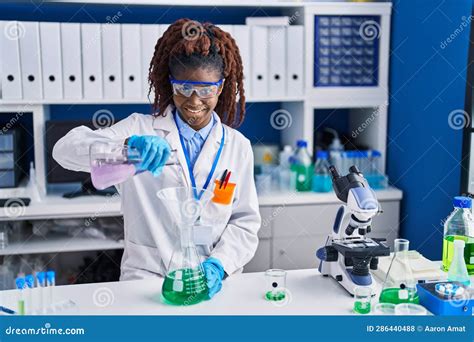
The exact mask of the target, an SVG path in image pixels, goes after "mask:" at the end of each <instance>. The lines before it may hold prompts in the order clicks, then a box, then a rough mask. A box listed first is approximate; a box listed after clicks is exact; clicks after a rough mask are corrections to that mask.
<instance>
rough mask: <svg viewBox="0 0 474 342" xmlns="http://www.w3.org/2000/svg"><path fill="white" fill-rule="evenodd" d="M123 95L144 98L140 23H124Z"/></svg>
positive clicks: (131, 97) (130, 97)
mask: <svg viewBox="0 0 474 342" xmlns="http://www.w3.org/2000/svg"><path fill="white" fill-rule="evenodd" d="M121 27H122V73H123V97H124V98H125V99H142V98H144V96H142V83H141V79H142V75H141V74H142V68H141V60H140V59H141V56H140V25H139V24H122V25H121Z"/></svg>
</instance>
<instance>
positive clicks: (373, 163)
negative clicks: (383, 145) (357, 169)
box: [363, 150, 388, 190]
mask: <svg viewBox="0 0 474 342" xmlns="http://www.w3.org/2000/svg"><path fill="white" fill-rule="evenodd" d="M363 156H364V159H363V160H364V161H365V168H366V169H365V171H363V172H364V175H365V178H366V179H367V182H368V183H369V185H370V187H371V188H372V189H374V190H379V189H385V188H387V187H388V177H387V176H386V175H385V174H383V173H382V172H381V171H380V170H382V166H381V161H380V160H381V158H382V153H380V152H379V151H377V150H371V151H363Z"/></svg>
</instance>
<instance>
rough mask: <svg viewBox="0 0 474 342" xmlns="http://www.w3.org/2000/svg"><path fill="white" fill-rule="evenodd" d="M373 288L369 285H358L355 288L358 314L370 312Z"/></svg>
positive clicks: (355, 306)
mask: <svg viewBox="0 0 474 342" xmlns="http://www.w3.org/2000/svg"><path fill="white" fill-rule="evenodd" d="M372 295H373V294H372V288H371V287H368V286H356V287H355V288H354V308H353V310H354V312H355V313H358V314H368V313H370V302H371V300H372Z"/></svg>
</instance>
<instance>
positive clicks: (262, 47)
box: [250, 26, 268, 98]
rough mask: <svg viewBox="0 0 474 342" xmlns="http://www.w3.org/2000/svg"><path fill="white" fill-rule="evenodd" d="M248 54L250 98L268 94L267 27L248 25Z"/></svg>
mask: <svg viewBox="0 0 474 342" xmlns="http://www.w3.org/2000/svg"><path fill="white" fill-rule="evenodd" d="M250 33H251V34H250V37H251V39H250V41H251V45H250V55H251V63H252V70H251V73H252V81H251V82H252V84H251V86H252V88H251V92H250V96H251V97H252V98H262V97H267V96H268V27H265V26H251V27H250Z"/></svg>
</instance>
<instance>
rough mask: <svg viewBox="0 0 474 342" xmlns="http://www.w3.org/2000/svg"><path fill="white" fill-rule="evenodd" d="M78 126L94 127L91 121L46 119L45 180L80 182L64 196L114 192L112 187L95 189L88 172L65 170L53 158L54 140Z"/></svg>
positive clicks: (49, 181)
mask: <svg viewBox="0 0 474 342" xmlns="http://www.w3.org/2000/svg"><path fill="white" fill-rule="evenodd" d="M78 126H86V127H89V128H91V129H95V127H94V126H93V124H92V121H57V120H49V121H46V127H45V129H46V134H45V140H46V141H45V143H46V153H47V158H46V174H47V175H46V180H47V182H48V183H78V182H80V183H81V187H80V189H78V190H77V191H73V192H70V193H65V194H64V195H63V196H64V197H66V198H73V197H77V196H82V195H102V196H107V195H110V194H111V193H114V189H113V188H109V189H106V190H103V191H100V190H97V189H95V188H94V186H93V185H92V181H91V178H90V174H89V173H87V172H80V171H71V170H66V169H65V168H63V167H62V166H61V165H59V164H58V163H57V162H56V161H55V160H54V158H53V147H54V145H55V144H56V142H57V141H58V140H59V139H61V138H62V137H63V136H65V135H66V134H67V133H68V132H69V131H70V130H71V129H73V128H75V127H78Z"/></svg>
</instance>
